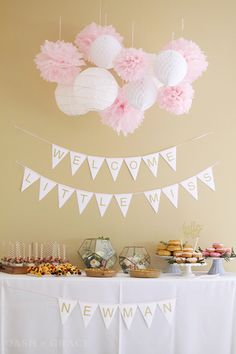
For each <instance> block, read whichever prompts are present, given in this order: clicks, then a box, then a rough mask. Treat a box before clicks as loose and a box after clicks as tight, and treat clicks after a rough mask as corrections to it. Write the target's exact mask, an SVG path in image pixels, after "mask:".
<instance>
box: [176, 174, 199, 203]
mask: <svg viewBox="0 0 236 354" xmlns="http://www.w3.org/2000/svg"><path fill="white" fill-rule="evenodd" d="M180 184H181V186H182V187H184V189H185V190H186V191H187V192H189V194H191V196H192V197H193V198H194V199H196V200H198V189H197V177H196V176H193V177H190V178H188V179H186V180H185V181H182V182H181V183H180Z"/></svg>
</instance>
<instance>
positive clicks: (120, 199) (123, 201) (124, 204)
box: [115, 194, 132, 217]
mask: <svg viewBox="0 0 236 354" xmlns="http://www.w3.org/2000/svg"><path fill="white" fill-rule="evenodd" d="M115 199H116V201H117V204H118V205H119V207H120V210H121V212H122V214H123V216H124V217H126V214H127V212H128V209H129V205H130V202H131V199H132V194H115Z"/></svg>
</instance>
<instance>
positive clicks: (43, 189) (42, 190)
mask: <svg viewBox="0 0 236 354" xmlns="http://www.w3.org/2000/svg"><path fill="white" fill-rule="evenodd" d="M55 186H56V182H54V181H51V180H50V179H48V178H46V177H43V176H41V177H40V185H39V200H42V199H43V198H44V197H45V196H46V195H47V194H48V193H49V192H50V191H51V190H52V189H53V188H54V187H55Z"/></svg>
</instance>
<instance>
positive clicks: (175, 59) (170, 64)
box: [154, 50, 187, 86]
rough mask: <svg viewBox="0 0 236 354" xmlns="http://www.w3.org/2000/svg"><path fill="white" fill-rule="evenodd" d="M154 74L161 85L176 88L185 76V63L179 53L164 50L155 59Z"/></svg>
mask: <svg viewBox="0 0 236 354" xmlns="http://www.w3.org/2000/svg"><path fill="white" fill-rule="evenodd" d="M154 73H155V75H156V77H157V79H158V80H159V81H160V82H162V83H163V85H166V86H176V85H178V84H179V83H180V82H181V81H183V79H184V78H185V76H186V74H187V62H186V60H185V59H184V57H183V56H182V55H181V54H180V53H179V52H177V51H175V50H165V51H163V52H161V53H160V54H159V55H157V57H156V60H155V62H154Z"/></svg>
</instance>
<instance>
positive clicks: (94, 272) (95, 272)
mask: <svg viewBox="0 0 236 354" xmlns="http://www.w3.org/2000/svg"><path fill="white" fill-rule="evenodd" d="M84 271H85V273H86V275H87V276H88V277H100V278H104V277H115V276H116V274H117V271H116V270H113V269H100V268H85V269H84Z"/></svg>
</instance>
